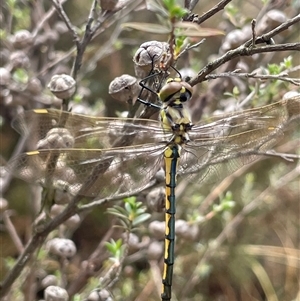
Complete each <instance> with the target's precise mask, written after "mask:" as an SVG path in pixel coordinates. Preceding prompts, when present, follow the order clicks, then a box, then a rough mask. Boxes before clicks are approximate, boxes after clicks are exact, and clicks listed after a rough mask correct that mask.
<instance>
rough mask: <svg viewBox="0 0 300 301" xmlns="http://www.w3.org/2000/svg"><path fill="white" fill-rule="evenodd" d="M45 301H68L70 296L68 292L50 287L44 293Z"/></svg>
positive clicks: (57, 287) (56, 287)
mask: <svg viewBox="0 0 300 301" xmlns="http://www.w3.org/2000/svg"><path fill="white" fill-rule="evenodd" d="M44 298H45V301H67V300H69V295H68V293H67V291H66V290H65V289H63V288H61V287H59V286H54V285H51V286H48V287H47V288H46V289H45V291H44Z"/></svg>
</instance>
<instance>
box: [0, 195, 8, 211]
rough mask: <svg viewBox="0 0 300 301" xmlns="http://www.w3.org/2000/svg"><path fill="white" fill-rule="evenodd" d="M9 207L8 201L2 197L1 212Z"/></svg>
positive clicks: (0, 201) (0, 200) (0, 202)
mask: <svg viewBox="0 0 300 301" xmlns="http://www.w3.org/2000/svg"><path fill="white" fill-rule="evenodd" d="M7 209H8V201H7V200H6V199H5V198H1V197H0V213H2V212H4V211H5V210H7Z"/></svg>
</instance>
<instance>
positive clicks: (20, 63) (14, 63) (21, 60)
mask: <svg viewBox="0 0 300 301" xmlns="http://www.w3.org/2000/svg"><path fill="white" fill-rule="evenodd" d="M9 61H10V65H11V69H12V70H14V69H18V68H24V69H28V68H29V67H30V60H29V57H28V56H27V54H26V53H25V52H24V51H22V50H18V51H14V52H13V53H12V54H11V55H10V57H9Z"/></svg>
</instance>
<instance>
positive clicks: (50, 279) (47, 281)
mask: <svg viewBox="0 0 300 301" xmlns="http://www.w3.org/2000/svg"><path fill="white" fill-rule="evenodd" d="M57 284H58V279H57V277H56V276H54V275H47V276H46V277H45V278H44V279H43V280H42V281H41V286H42V287H43V288H46V287H49V286H51V285H57Z"/></svg>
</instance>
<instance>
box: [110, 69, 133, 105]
mask: <svg viewBox="0 0 300 301" xmlns="http://www.w3.org/2000/svg"><path fill="white" fill-rule="evenodd" d="M108 93H109V94H110V95H111V96H112V97H113V98H115V99H117V100H120V101H126V102H128V103H130V104H132V103H133V99H136V98H137V95H138V93H139V84H138V82H137V79H136V78H135V77H134V76H131V75H128V74H123V75H121V76H120V77H116V78H115V79H114V80H113V81H112V82H111V83H110V84H109V88H108Z"/></svg>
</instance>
